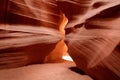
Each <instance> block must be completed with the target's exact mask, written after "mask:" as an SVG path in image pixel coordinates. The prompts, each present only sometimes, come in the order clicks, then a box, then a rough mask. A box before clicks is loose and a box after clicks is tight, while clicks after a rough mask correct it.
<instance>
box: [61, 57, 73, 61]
mask: <svg viewBox="0 0 120 80" xmlns="http://www.w3.org/2000/svg"><path fill="white" fill-rule="evenodd" d="M62 59H64V60H68V61H73V60H72V58H71V57H70V56H63V57H62Z"/></svg>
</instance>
